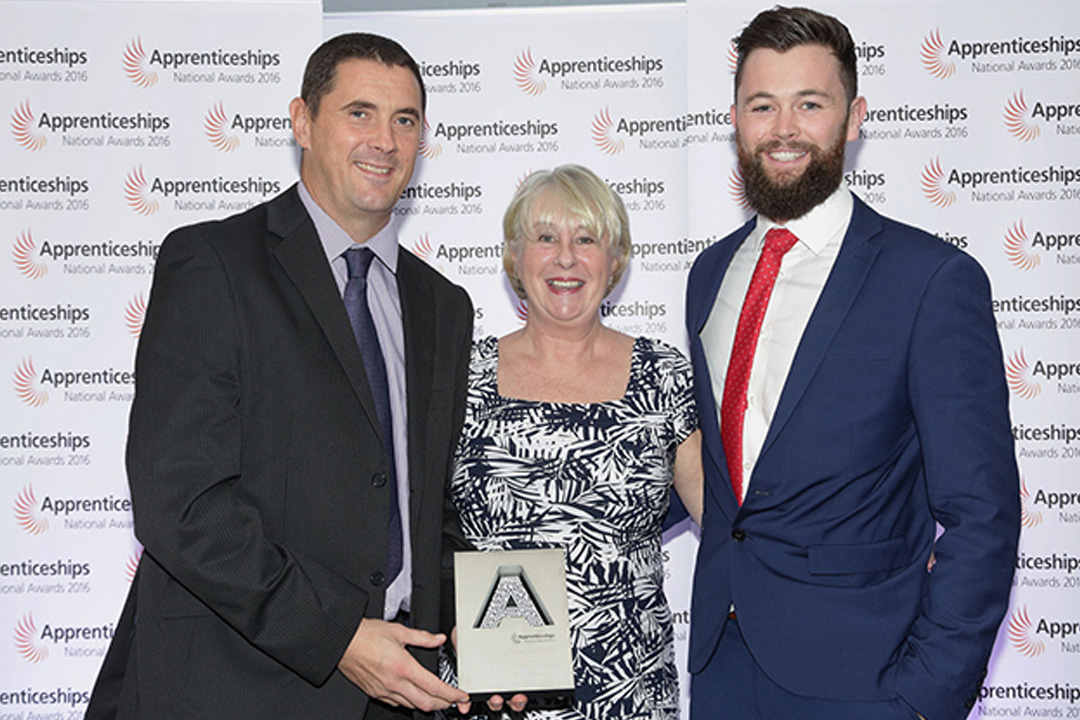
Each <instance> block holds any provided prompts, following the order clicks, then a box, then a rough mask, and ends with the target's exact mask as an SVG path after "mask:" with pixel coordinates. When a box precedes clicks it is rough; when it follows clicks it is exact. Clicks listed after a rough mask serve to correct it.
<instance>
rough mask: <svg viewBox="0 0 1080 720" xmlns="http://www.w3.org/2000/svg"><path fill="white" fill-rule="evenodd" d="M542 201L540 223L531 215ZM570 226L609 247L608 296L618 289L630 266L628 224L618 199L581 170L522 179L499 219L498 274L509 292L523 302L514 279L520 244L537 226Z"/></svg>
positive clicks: (575, 168)
mask: <svg viewBox="0 0 1080 720" xmlns="http://www.w3.org/2000/svg"><path fill="white" fill-rule="evenodd" d="M541 200H543V201H545V202H544V206H545V207H544V208H543V209H542V210H541V212H542V216H541V217H534V213H535V211H536V210H537V208H538V206H539V205H540V201H541ZM558 222H573V223H575V224H579V225H581V226H582V227H584V228H585V229H586V230H587V231H589V232H590V233H592V234H593V235H595V236H596V238H597V239H598V240H602V241H603V240H605V239H606V242H607V243H609V245H608V248H609V250H610V251H611V252H612V253H613V254H614V256H615V268H614V270H613V271H612V273H611V281H610V282H609V283H608V288H607V292H611V289H612V288H613V287H615V286H616V285H618V284H619V280H620V279H622V276H623V272H625V270H626V266H627V264H628V263H629V261H630V250H631V246H630V219H629V217H628V216H627V214H626V207H625V206H624V205H623V202H622V199H621V198H620V197H619V196H618V194H617V193H616V192H615V191H614V190H612V189H611V188H610V187H609V186H608V184H607V183H606V182H604V181H603V180H601V179H600V178H599V177H598V176H597V175H596V173H594V172H593V171H592V170H590V169H589V168H587V167H584V166H582V165H560V166H558V167H557V168H555V169H554V170H538V171H536V172H534V173H532V174H531V175H529V177H527V178H525V180H524V182H522V183H521V186H520V187H518V189H517V192H515V193H514V197H513V198H511V200H510V205H509V207H507V208H506V214H505V215H503V269H504V270H506V277H507V279H508V280H509V281H510V287H511V288H513V290H514V292H515V293H516V294H517V296H518V297H519V298H522V299H525V288H524V286H523V285H522V283H521V278H520V277H519V276H518V273H517V261H518V257H519V256H520V254H521V243H522V241H523V240H524V239H525V238H526V237H527V236H528V235H530V234H531V232H532V230H533V228H534V227H535V226H536V225H540V224H545V223H550V224H558Z"/></svg>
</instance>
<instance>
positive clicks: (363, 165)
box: [356, 162, 390, 175]
mask: <svg viewBox="0 0 1080 720" xmlns="http://www.w3.org/2000/svg"><path fill="white" fill-rule="evenodd" d="M356 164H357V165H358V166H360V168H361V169H363V170H367V171H368V172H373V173H378V174H379V175H388V174H389V173H390V168H381V167H375V166H374V165H368V164H367V163H362V162H358V163H356Z"/></svg>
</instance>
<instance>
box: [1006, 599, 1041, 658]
mask: <svg viewBox="0 0 1080 720" xmlns="http://www.w3.org/2000/svg"><path fill="white" fill-rule="evenodd" d="M1009 642H1010V643H1012V646H1013V647H1014V648H1016V649H1017V650H1018V651H1019V652H1020V654H1021V655H1023V656H1024V657H1029V658H1031V657H1037V656H1039V655H1042V654H1043V652H1044V651H1045V650H1046V646H1045V645H1044V644H1043V641H1042V640H1040V639H1038V638H1037V637H1035V626H1034V624H1033V623H1032V622H1031V618H1029V617H1028V611H1027V606H1026V605H1025V606H1024V607H1021V608H1019V609H1018V610H1016V611H1015V612H1014V613H1013V614H1012V615H1011V616H1009Z"/></svg>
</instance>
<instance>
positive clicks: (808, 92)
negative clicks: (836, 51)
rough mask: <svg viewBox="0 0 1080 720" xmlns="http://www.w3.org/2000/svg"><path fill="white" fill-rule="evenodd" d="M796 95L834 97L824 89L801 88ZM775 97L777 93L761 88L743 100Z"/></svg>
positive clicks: (749, 101) (771, 98)
mask: <svg viewBox="0 0 1080 720" xmlns="http://www.w3.org/2000/svg"><path fill="white" fill-rule="evenodd" d="M795 97H796V98H806V97H822V98H832V95H830V94H829V93H828V92H826V91H824V90H812V89H807V90H799V91H798V92H797V93H795ZM775 99H776V95H774V94H773V93H770V92H766V91H764V90H760V91H758V92H756V93H754V94H753V95H751V96H750V97H748V98H746V99H745V100H743V102H744V103H751V102H754V101H755V100H775Z"/></svg>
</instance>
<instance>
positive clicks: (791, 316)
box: [701, 183, 854, 499]
mask: <svg viewBox="0 0 1080 720" xmlns="http://www.w3.org/2000/svg"><path fill="white" fill-rule="evenodd" d="M853 208H854V201H853V200H852V198H851V192H850V191H849V190H848V189H847V185H846V184H844V183H842V184H841V186H840V187H839V188H837V190H836V192H834V193H833V194H832V195H830V196H829V198H828V199H827V200H825V202H823V203H821V204H820V205H818V206H817V207H815V208H814V209H813V210H811V211H810V212H808V213H807V214H806V215H803V216H802V217H801V218H798V219H797V220H792V221H790V222H788V223H787V224H786V225H783V226H780V225H778V224H777V223H775V222H773V221H772V220H769V219H768V218H765V217H762V216H760V215H759V216H758V218H757V225H756V227H755V228H754V229H753V231H752V232H751V233H750V235H749V236H748V237H747V238H746V240H745V241H744V242H743V244H742V245H741V246H740V247H739V249H738V250H736V251H735V256H734V257H733V258H732V260H731V265H730V266H729V267H728V270H727V273H726V274H725V275H724V280H723V282H722V283H721V285H720V291H719V292H718V293H717V295H716V303H715V304H714V305H713V309H712V312H711V313H710V314H709V319H708V320H707V321H706V323H705V327H704V328H702V330H701V342H702V346H703V348H704V351H705V359H706V361H707V363H708V366H709V377H710V378H711V379H712V391H713V397H714V398H715V399H716V417H717V419H718V420H719V418H720V404H721V402H722V401H723V397H724V379H725V376H726V375H727V368H728V362H729V360H730V359H731V347H732V345H733V344H734V342H735V328H736V326H737V325H738V322H739V312H740V311H741V310H742V305H743V299H744V298H745V297H746V291H747V290H748V289H749V287H750V278H751V276H752V275H753V273H754V266H755V265H756V264H757V261H758V257H760V255H761V251H762V249H764V247H765V233H767V232H768V231H769V230H770V229H772V228H774V227H786V228H787V229H788V230H790V231H791V232H792V233H793V234H794V235H795V237H797V238H798V239H799V241H798V242H797V243H795V245H794V247H792V248H791V250H789V251H788V253H787V254H786V255H785V256H784V258H783V261H782V263H781V265H780V273H779V274H778V276H777V278H776V285H775V286H774V287H773V292H772V297H771V298H770V299H769V305H768V308H767V309H766V310H765V318H764V320H763V321H762V323H761V334H760V335H759V336H758V343H757V349H756V350H755V352H754V360H753V363H752V365H751V367H750V383H749V386H748V387H747V390H746V402H747V409H746V420H745V424H744V425H743V498H745V497H746V495H747V493H748V492H750V491H751V488H752V481H753V478H752V474H753V470H754V466H755V465H756V464H757V459H758V456H759V455H760V454H761V448H762V445H763V444H764V443H765V436H766V435H767V434H768V432H769V424H770V423H771V422H772V418H773V414H774V413H775V412H776V406H777V405H778V404H779V402H780V394H781V392H782V391H783V389H784V383H785V382H786V381H787V376H788V371H789V370H790V369H791V362H792V360H793V359H794V357H795V351H796V350H797V349H798V346H799V341H800V340H801V339H802V336H803V332H804V331H805V330H806V325H807V323H809V321H810V315H811V313H813V311H814V306H815V305H817V301H818V297H819V296H820V295H821V291H822V289H823V288H824V287H825V281H826V280H827V279H828V278H829V273H830V272H831V271H832V267H833V263H834V262H835V261H836V256H837V255H838V254H839V252H840V244H841V242H842V241H843V239H844V234H845V233H846V232H847V229H848V225H849V224H850V223H851V213H852V210H853ZM740 499H742V498H740Z"/></svg>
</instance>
